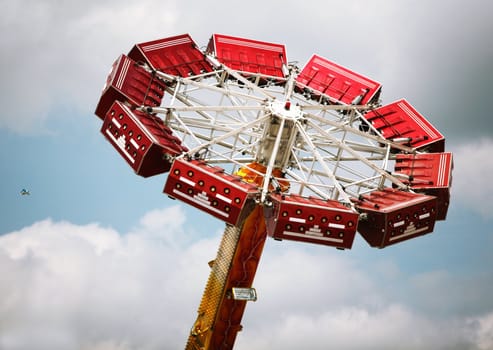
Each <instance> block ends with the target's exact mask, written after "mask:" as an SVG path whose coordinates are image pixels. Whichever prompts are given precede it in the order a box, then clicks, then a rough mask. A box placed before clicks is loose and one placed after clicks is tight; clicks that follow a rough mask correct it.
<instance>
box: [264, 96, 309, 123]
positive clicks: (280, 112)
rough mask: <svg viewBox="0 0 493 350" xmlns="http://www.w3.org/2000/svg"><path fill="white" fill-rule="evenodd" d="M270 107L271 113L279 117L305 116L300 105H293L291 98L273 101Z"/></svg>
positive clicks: (290, 118) (298, 117)
mask: <svg viewBox="0 0 493 350" xmlns="http://www.w3.org/2000/svg"><path fill="white" fill-rule="evenodd" d="M268 108H269V110H270V113H271V114H272V115H273V116H276V117H278V118H284V119H287V120H298V119H300V118H301V117H302V116H303V115H302V113H301V108H300V106H298V105H293V104H292V103H291V101H290V100H286V101H277V100H276V101H273V102H271V103H270V104H269V106H268Z"/></svg>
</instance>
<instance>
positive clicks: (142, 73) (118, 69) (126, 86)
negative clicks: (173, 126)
mask: <svg viewBox="0 0 493 350" xmlns="http://www.w3.org/2000/svg"><path fill="white" fill-rule="evenodd" d="M164 88H165V85H164V82H163V81H161V80H159V79H156V78H155V77H153V76H152V75H151V74H150V73H149V72H147V71H146V70H145V69H144V68H142V67H141V66H139V65H138V64H137V63H136V62H135V61H134V60H132V59H130V58H128V57H127V56H125V55H121V56H120V57H119V58H118V59H117V60H116V61H115V62H114V63H113V66H112V68H111V72H110V74H109V76H108V78H107V80H106V84H105V86H104V88H103V92H102V95H101V98H100V99H99V102H98V105H97V107H96V112H95V114H96V115H97V116H98V117H99V118H101V119H104V118H105V115H106V112H107V111H108V110H109V109H110V107H111V105H112V104H113V102H115V101H125V102H128V103H129V104H131V105H134V106H140V105H146V106H151V107H157V106H159V105H160V104H161V100H162V98H163V95H164Z"/></svg>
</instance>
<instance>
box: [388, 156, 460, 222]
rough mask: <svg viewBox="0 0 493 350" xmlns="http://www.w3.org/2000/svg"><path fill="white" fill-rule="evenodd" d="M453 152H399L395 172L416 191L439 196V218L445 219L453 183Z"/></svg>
mask: <svg viewBox="0 0 493 350" xmlns="http://www.w3.org/2000/svg"><path fill="white" fill-rule="evenodd" d="M452 168H453V160H452V153H421V154H398V155H397V157H396V162H395V172H396V173H400V174H404V175H406V177H407V178H406V179H404V180H403V182H404V183H406V184H408V185H410V186H411V188H412V189H413V190H414V191H417V192H420V193H425V194H428V195H431V196H435V197H437V220H445V218H446V216H447V210H448V205H449V201H450V186H451V185H452Z"/></svg>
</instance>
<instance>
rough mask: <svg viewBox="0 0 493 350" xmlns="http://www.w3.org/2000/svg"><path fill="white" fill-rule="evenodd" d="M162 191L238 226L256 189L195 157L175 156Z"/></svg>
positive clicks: (251, 204) (252, 201)
mask: <svg viewBox="0 0 493 350" xmlns="http://www.w3.org/2000/svg"><path fill="white" fill-rule="evenodd" d="M163 192H164V193H166V194H168V195H169V196H171V197H173V198H176V199H180V200H182V201H184V202H185V203H188V204H190V205H192V206H194V207H195V208H197V209H200V210H203V211H205V212H207V213H209V214H211V215H212V216H214V217H216V218H218V219H220V220H223V221H225V222H227V223H229V224H231V225H237V224H238V223H240V222H241V221H242V220H243V219H244V217H245V215H247V214H248V212H249V210H248V209H252V208H253V205H254V200H253V199H254V197H255V196H256V195H257V194H258V188H257V186H255V185H252V184H248V183H246V182H243V181H242V180H241V178H240V177H239V176H234V175H230V174H227V173H225V172H224V170H223V169H222V168H220V167H213V166H210V165H207V164H206V163H204V162H202V161H198V160H190V161H188V160H185V159H176V160H175V161H174V162H173V166H172V168H171V170H170V173H169V175H168V180H167V181H166V185H165V187H164V191H163ZM245 208H248V209H246V210H244V209H245Z"/></svg>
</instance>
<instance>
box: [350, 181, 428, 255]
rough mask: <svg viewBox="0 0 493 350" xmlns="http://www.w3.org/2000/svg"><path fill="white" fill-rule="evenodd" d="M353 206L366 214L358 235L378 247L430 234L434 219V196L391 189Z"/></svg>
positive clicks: (364, 196)
mask: <svg viewBox="0 0 493 350" xmlns="http://www.w3.org/2000/svg"><path fill="white" fill-rule="evenodd" d="M356 207H357V209H358V210H359V211H360V212H361V213H365V214H366V215H367V219H366V220H360V222H359V224H358V232H359V233H361V235H362V236H363V237H364V238H365V240H366V241H367V242H368V243H369V244H370V245H371V246H372V247H378V248H383V247H386V246H388V245H391V244H395V243H398V242H402V241H405V240H408V239H411V238H414V237H417V236H421V235H424V234H426V233H430V232H432V231H433V228H434V225H435V220H436V209H435V208H436V198H435V197H433V196H428V195H424V194H419V193H411V192H404V191H399V190H394V189H391V188H385V189H383V190H382V191H374V192H371V193H370V194H368V195H363V196H361V197H360V198H359V199H358V200H357V201H356Z"/></svg>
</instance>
